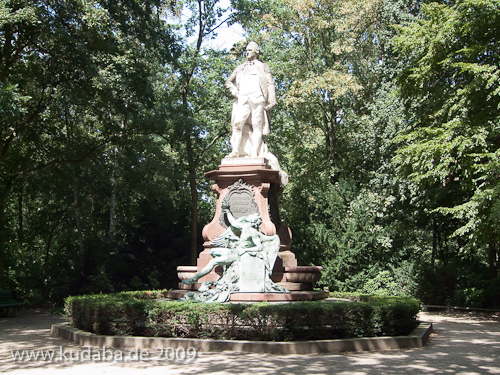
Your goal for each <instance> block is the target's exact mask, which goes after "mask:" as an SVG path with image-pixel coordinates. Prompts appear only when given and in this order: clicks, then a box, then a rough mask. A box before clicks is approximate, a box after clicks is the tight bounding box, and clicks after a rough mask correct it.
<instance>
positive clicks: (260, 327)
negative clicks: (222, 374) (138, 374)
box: [65, 292, 420, 341]
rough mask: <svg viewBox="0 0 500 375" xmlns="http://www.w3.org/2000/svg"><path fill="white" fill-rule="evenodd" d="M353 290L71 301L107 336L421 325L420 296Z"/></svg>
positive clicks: (278, 335)
mask: <svg viewBox="0 0 500 375" xmlns="http://www.w3.org/2000/svg"><path fill="white" fill-rule="evenodd" d="M349 295H350V299H353V300H356V301H357V302H345V301H337V302H332V301H315V302H310V301H307V302H296V303H286V304H271V303H266V302H262V303H252V304H231V303H224V304H217V303H214V304H203V303H194V302H179V301H161V300H157V299H154V298H156V297H158V296H161V292H125V293H117V294H109V295H105V294H98V295H84V296H78V297H68V298H67V299H66V301H65V304H66V312H67V315H68V317H69V318H70V321H71V323H72V324H73V326H75V327H77V328H80V329H83V330H85V331H89V332H94V333H97V334H106V335H145V336H155V337H191V338H212V339H235V340H264V341H291V340H322V339H335V338H349V337H369V336H388V335H391V336H392V335H406V334H408V333H409V332H410V331H411V330H412V329H413V328H415V327H416V325H417V319H416V316H417V313H418V311H419V308H420V305H419V302H418V301H417V300H415V299H412V298H398V297H383V296H364V295H355V294H349Z"/></svg>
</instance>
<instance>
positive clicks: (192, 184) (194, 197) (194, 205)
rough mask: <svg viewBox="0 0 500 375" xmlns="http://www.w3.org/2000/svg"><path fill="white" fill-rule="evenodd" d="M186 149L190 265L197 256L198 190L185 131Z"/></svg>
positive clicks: (189, 138)
mask: <svg viewBox="0 0 500 375" xmlns="http://www.w3.org/2000/svg"><path fill="white" fill-rule="evenodd" d="M186 149H187V156H188V169H189V170H188V172H189V177H188V178H189V189H190V191H191V227H190V232H191V233H190V235H191V247H190V251H189V259H190V263H191V264H192V265H195V264H196V259H197V258H198V190H197V189H196V185H197V184H196V163H195V160H194V154H193V145H192V143H191V136H190V134H189V133H188V132H186Z"/></svg>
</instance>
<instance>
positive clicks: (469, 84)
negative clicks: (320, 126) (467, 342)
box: [394, 0, 500, 274]
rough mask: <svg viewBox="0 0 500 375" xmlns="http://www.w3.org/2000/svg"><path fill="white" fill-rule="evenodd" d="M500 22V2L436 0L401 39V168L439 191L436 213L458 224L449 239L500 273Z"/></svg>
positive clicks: (425, 191)
mask: <svg viewBox="0 0 500 375" xmlns="http://www.w3.org/2000/svg"><path fill="white" fill-rule="evenodd" d="M499 24H500V4H499V3H498V2H497V1H488V0H460V1H456V2H453V3H451V4H448V3H442V4H441V3H439V2H430V3H428V4H424V5H422V9H421V16H420V17H419V18H418V19H416V20H415V21H414V22H411V23H409V24H407V25H405V26H401V27H399V28H398V35H397V37H396V39H395V50H396V52H397V53H398V54H399V60H400V64H401V65H402V67H403V71H402V73H401V75H400V76H399V80H398V84H399V89H400V95H401V97H402V98H404V100H405V101H406V109H407V112H406V113H407V117H406V118H407V122H406V124H405V127H404V128H403V129H401V131H400V134H399V136H398V138H397V139H396V142H397V145H398V147H399V149H398V151H397V155H396V157H395V160H394V161H395V164H396V165H397V168H398V170H399V172H400V173H401V174H402V175H404V176H408V178H409V179H410V180H411V181H412V182H413V183H414V184H415V187H416V192H415V195H416V196H419V197H424V196H430V195H434V194H436V193H438V197H439V199H433V200H432V201H430V203H431V204H430V206H429V208H430V209H433V213H434V214H435V215H443V216H448V217H451V218H453V219H454V220H455V225H454V227H452V229H451V231H450V233H449V234H450V235H453V236H454V237H455V238H456V239H457V240H458V241H460V242H461V246H459V248H463V249H468V251H469V252H471V253H475V252H478V253H481V252H484V253H486V254H487V255H486V256H485V258H486V259H487V261H488V263H489V267H490V269H491V270H492V271H493V274H498V269H499V264H498V257H499V243H500V242H499V240H500V238H499V234H498V231H497V230H496V229H495V228H496V227H497V226H498V220H499V212H500V211H499V208H500V203H499V200H498V198H497V197H498V193H499V189H500V185H499V179H498V173H499V167H498V166H499V164H498V160H499V159H498V158H499V155H500V154H499V153H500V151H499V146H500V138H499V127H498V124H499V123H500V110H499V108H500V107H499V106H500V70H499V68H498V61H499V52H500V49H499V46H498V43H496V41H497V40H498V38H499V36H500V28H499V27H498V25H499ZM442 220H443V221H445V220H446V221H448V222H450V221H449V220H450V219H449V218H446V217H443V218H442ZM451 222H453V221H451Z"/></svg>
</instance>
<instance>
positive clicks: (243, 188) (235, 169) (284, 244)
mask: <svg viewBox="0 0 500 375" xmlns="http://www.w3.org/2000/svg"><path fill="white" fill-rule="evenodd" d="M205 175H206V176H207V177H208V178H210V179H211V180H213V181H214V184H213V185H212V190H213V191H214V192H215V193H216V195H217V204H216V210H215V215H214V217H213V219H212V221H211V222H210V223H209V224H207V225H206V226H205V227H204V228H203V232H202V235H203V239H204V244H203V247H204V250H203V251H202V252H201V253H200V255H199V256H198V260H197V265H196V266H180V267H178V274H179V278H180V279H181V280H186V279H188V278H190V277H192V276H194V275H195V274H196V273H197V272H199V271H201V269H202V268H203V267H205V266H206V265H207V263H208V262H209V261H210V259H212V256H211V255H210V249H211V248H212V245H211V243H212V241H213V240H214V239H216V238H217V237H219V236H220V235H221V234H222V233H224V231H225V230H226V229H227V227H228V223H227V222H225V215H224V214H223V211H222V207H221V206H222V202H223V201H224V202H226V204H229V210H230V211H231V214H232V215H233V216H234V217H235V218H236V219H238V218H240V217H243V216H247V215H250V214H252V213H255V212H257V213H259V214H260V216H261V218H262V224H261V226H260V231H261V232H262V233H263V234H265V235H268V236H271V235H275V234H278V236H279V237H280V251H279V253H278V257H277V259H276V262H275V264H274V268H273V273H272V275H271V280H272V281H274V282H275V283H278V284H279V285H281V286H283V287H284V288H285V289H287V290H290V291H293V293H294V296H295V297H293V298H292V297H290V295H288V297H285V295H284V294H280V293H275V294H276V296H275V297H273V298H274V299H277V300H279V299H280V298H284V300H290V298H292V300H296V298H299V299H309V298H311V299H320V298H325V297H327V295H328V293H327V292H321V291H319V292H315V293H314V297H311V296H312V294H311V296H310V297H307V296H306V294H307V293H306V292H305V291H312V290H313V287H314V283H315V282H316V281H318V280H319V278H320V277H321V270H322V267H298V266H297V259H296V258H295V254H294V253H293V252H292V251H291V250H290V242H291V232H290V229H289V228H288V227H287V226H286V225H285V224H284V223H282V222H281V220H280V216H279V209H278V199H279V197H280V195H281V193H282V192H283V188H282V187H281V185H280V183H281V180H280V176H279V172H278V171H277V170H274V169H271V167H270V166H269V163H268V161H267V160H266V159H265V158H225V159H222V161H221V165H220V166H219V169H218V170H214V171H210V172H207V173H205ZM221 275H222V268H221V267H216V268H215V269H214V270H213V271H212V272H211V273H209V274H208V275H206V276H204V277H203V278H201V279H200V280H199V282H198V283H197V284H192V285H185V284H182V283H179V288H180V289H182V290H184V291H187V290H198V288H199V287H200V284H201V283H202V282H204V281H217V280H218V279H219V278H220V276H221ZM301 291H304V293H305V294H297V292H301ZM243 292H257V290H255V291H254V290H252V291H250V290H248V291H243ZM254 294H255V293H254ZM268 294H269V293H266V296H265V297H262V296H261V297H256V295H253V297H252V298H251V300H255V299H258V298H266V299H268V298H269V296H267V295H268ZM271 294H274V293H271ZM238 295H239V297H238V300H241V299H244V297H243V296H245V295H247V296H250V293H239V294H238ZM280 295H281V297H280ZM234 298H236V296H235V297H234ZM231 300H233V298H231Z"/></svg>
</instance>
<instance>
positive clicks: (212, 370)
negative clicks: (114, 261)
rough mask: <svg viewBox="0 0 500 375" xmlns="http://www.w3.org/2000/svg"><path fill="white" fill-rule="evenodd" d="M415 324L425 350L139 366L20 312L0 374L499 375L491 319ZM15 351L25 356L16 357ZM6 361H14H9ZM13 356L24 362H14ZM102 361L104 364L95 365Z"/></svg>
mask: <svg viewBox="0 0 500 375" xmlns="http://www.w3.org/2000/svg"><path fill="white" fill-rule="evenodd" d="M420 319H421V320H422V321H426V322H432V323H433V324H434V331H435V332H434V334H432V336H431V339H430V341H429V344H428V345H427V346H426V347H425V348H421V349H411V350H393V351H381V352H365V353H353V354H329V355H325V354H317V355H289V356H275V355H260V354H238V353H232V352H224V353H198V354H197V356H196V358H194V359H191V360H188V359H186V360H178V359H173V360H172V359H171V356H172V354H174V353H171V352H169V353H160V352H155V351H153V350H150V351H149V352H143V353H142V360H140V356H141V353H140V352H139V353H135V352H130V351H117V350H114V349H106V352H103V350H102V348H84V347H81V346H78V345H76V344H73V343H70V342H67V341H65V340H63V339H60V338H57V337H53V336H51V335H50V327H51V325H52V324H53V323H59V322H64V318H63V317H61V316H57V315H51V314H49V313H47V312H44V311H40V310H25V311H23V312H21V314H20V315H19V316H18V317H7V318H0V373H9V374H59V373H61V374H65V373H71V374H72V375H77V374H85V375H90V374H91V375H94V374H120V375H128V374H134V375H135V374H139V375H140V374H148V375H152V374H255V375H260V374H293V375H297V374H345V375H347V374H349V375H358V374H384V375H388V374H398V375H399V374H407V373H412V374H413V375H417V374H468V375H472V374H500V324H499V320H498V317H493V318H491V317H470V316H467V315H463V314H462V315H450V314H448V315H445V314H442V313H439V314H437V313H421V315H420ZM23 351H26V352H24V354H23ZM27 353H30V354H31V355H32V356H34V355H36V354H37V353H38V360H34V359H33V358H32V359H31V360H27V359H26V354H27ZM51 353H52V360H49V359H47V358H46V359H45V360H43V359H42V354H43V355H50V354H51ZM103 353H104V354H103ZM13 354H14V355H18V357H17V359H14V358H13ZM20 355H24V358H23V359H22V360H20V359H19V356H20ZM178 355H179V356H182V353H178ZM186 356H187V353H186ZM103 357H106V360H102V358H103ZM174 357H175V355H174ZM169 358H170V360H169ZM89 359H90V360H89ZM111 359H114V360H111Z"/></svg>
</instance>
